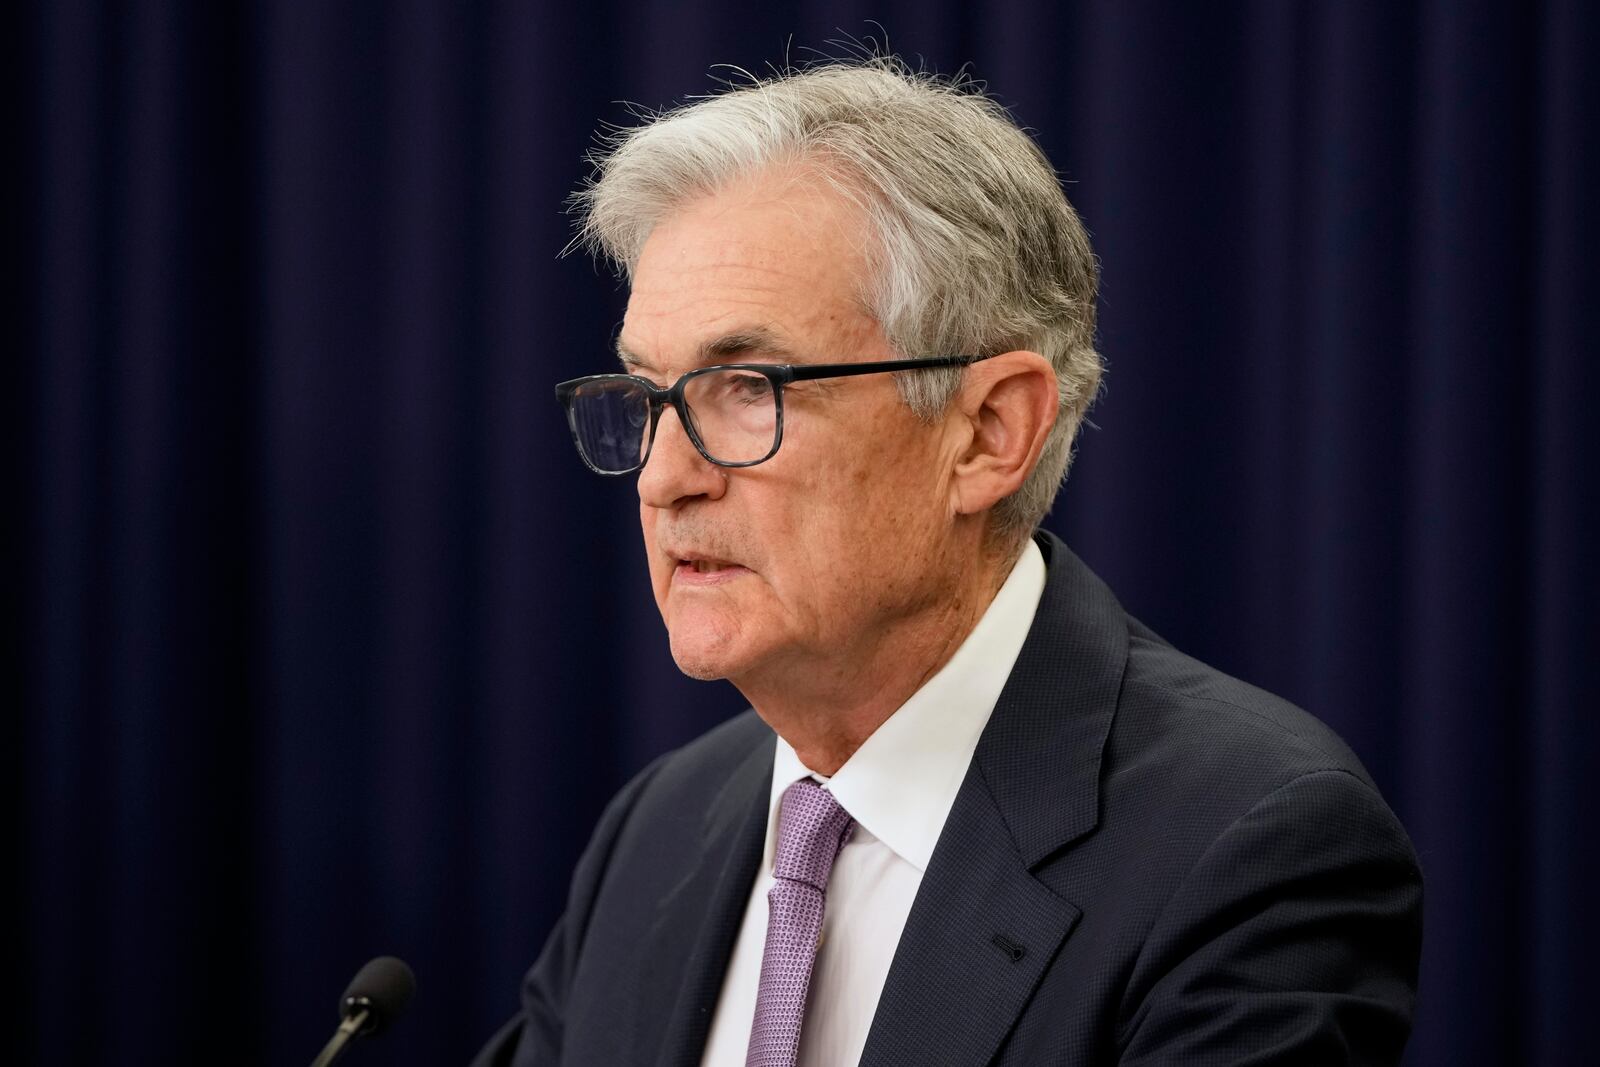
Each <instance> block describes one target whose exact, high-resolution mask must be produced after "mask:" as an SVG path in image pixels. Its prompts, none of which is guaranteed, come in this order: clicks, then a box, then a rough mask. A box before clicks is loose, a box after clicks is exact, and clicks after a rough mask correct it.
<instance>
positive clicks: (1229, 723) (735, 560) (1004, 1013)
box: [479, 61, 1421, 1067]
mask: <svg viewBox="0 0 1600 1067" xmlns="http://www.w3.org/2000/svg"><path fill="white" fill-rule="evenodd" d="M581 202H582V205H583V207H584V208H585V210H586V216H585V233H586V236H587V237H589V238H590V239H592V240H593V242H594V243H595V244H596V245H598V246H599V247H600V248H601V249H603V250H604V251H605V252H606V253H607V254H608V255H610V256H611V257H612V258H614V259H615V260H616V261H617V262H618V263H620V265H621V266H622V268H623V269H624V270H625V271H627V273H628V275H629V277H630V279H631V294H630V299H629V303H628V310H627V315H626V318H625V320H624V323H623V326H622V330H621V333H620V336H619V339H618V345H617V348H618V353H619V355H620V356H621V360H622V364H623V371H624V373H623V374H607V375H596V376H593V377H590V378H585V379H579V380H578V381H575V382H568V383H564V384H563V385H562V386H560V387H559V388H558V395H559V396H560V398H561V400H562V402H563V404H564V405H565V406H566V410H567V413H568V417H569V421H570V423H571V426H572V430H573V435H574V438H575V440H576V442H577V445H578V448H579V451H580V454H581V455H582V456H583V458H584V460H585V461H586V462H587V463H588V464H589V465H590V466H591V467H593V468H594V469H596V470H597V471H599V472H601V473H605V474H623V473H630V472H633V471H637V472H638V475H637V477H638V492H639V501H640V520H641V524H642V526H643V531H644V543H645V551H646V553H647V555H648V557H649V563H650V573H651V578H652V583H653V586H654V592H655V597H656V602H657V604H658V606H659V607H660V610H661V614H662V618H663V619H664V621H665V623H666V626H667V632H668V636H669V639H670V641H671V646H672V653H673V656H674V657H675V659H676V661H677V663H678V665H679V666H680V667H681V668H682V669H683V670H684V671H685V672H687V673H688V674H690V675H693V676H694V677H697V678H708V679H709V678H727V679H729V680H730V681H732V682H733V683H734V684H735V685H736V686H737V687H738V688H739V690H740V691H741V692H742V693H743V694H744V695H745V696H746V697H747V698H748V699H749V701H750V703H751V705H752V709H753V710H751V711H750V712H747V713H746V714H744V715H742V716H740V717H738V718H736V719H734V720H732V721H731V722H728V723H726V724H724V725H723V726H721V727H719V728H717V729H716V730H713V731H712V732H711V733H709V734H707V735H706V736H704V737H702V738H700V739H699V740H697V741H695V742H694V743H692V744H690V745H688V746H686V747H685V748H683V749H681V750H679V751H677V752H674V753H670V754H668V755H666V756H664V757H662V758H661V759H659V760H657V761H656V762H655V763H654V764H652V765H651V766H650V767H649V768H647V769H646V770H645V771H644V772H643V773H642V774H640V775H639V776H638V777H637V778H635V779H634V780H633V781H632V782H631V783H630V784H629V785H628V786H627V787H626V788H625V789H623V791H622V792H621V793H620V794H619V795H618V796H617V798H616V799H615V800H614V801H613V802H612V804H611V805H610V807H609V808H608V809H607V811H606V813H605V815H604V816H603V818H602V819H601V822H600V825H599V828H598V829H597V830H596V832H595V836H594V840H593V842H592V843H591V845H590V847H589V849H588V851H587V852H586V853H585V855H584V857H583V859H582V861H581V862H580V864H579V866H578V870H577V872H576V875H575V877H574V879H573V883H572V891H571V897H570V901H569V906H568V909H567V912H566V914H565V915H564V917H563V918H562V920H561V921H560V923H559V924H558V925H557V927H556V929H555V931H554V932H553V933H552V934H551V937H550V940H549V942H548V944H547V945H546V946H545V949H544V951H543V953H542V954H541V955H540V957H539V959H538V962H537V963H536V964H535V965H534V967H533V969H532V971H531V972H530V973H529V975H528V978H527V981H526V984H525V989H524V1002H523V1010H522V1012H521V1013H520V1014H519V1015H518V1017H517V1018H515V1019H513V1020H512V1021H511V1023H510V1024H509V1025H508V1026H507V1027H506V1028H505V1029H504V1030H503V1031H502V1032H501V1033H500V1034H499V1035H498V1036H497V1037H496V1038H495V1039H494V1040H493V1041H492V1042H491V1043H490V1045H489V1046H488V1047H487V1048H486V1049H485V1050H484V1052H483V1054H482V1056H481V1057H480V1061H479V1062H481V1063H484V1064H516V1065H534V1064H596V1065H599V1064H607V1065H610V1064H639V1063H652V1064H653V1063H661V1064H685V1065H691V1064H697V1063H700V1064H708V1065H717V1067H722V1065H728V1064H742V1063H746V1062H749V1063H752V1064H763V1065H765V1064H791V1063H797V1062H798V1063H803V1064H812V1065H829V1067H835V1065H840V1064H850V1063H857V1062H860V1063H863V1064H934V1063H937V1064H972V1065H978V1064H990V1063H1000V1064H1100V1063H1120V1064H1153V1063H1185V1064H1190V1063H1194V1064H1200V1063H1204V1064H1245V1063H1249V1064H1268V1063H1273V1064H1277V1063H1282V1064H1305V1063H1318V1064H1322V1063H1330V1064H1332V1063H1341V1064H1342V1063H1363V1064H1365V1063H1393V1062H1395V1061H1396V1059H1397V1058H1398V1056H1399V1054H1400V1051H1401V1049H1402V1047H1403V1045H1404V1042H1405V1039H1406V1036H1407V1033H1408V1031H1409V1027H1410V1017H1411V1011H1412V1003H1413V996H1414V989H1415V982H1416V968H1417V959H1418V953H1419V947H1420V908H1421V882H1420V876H1419V874H1418V871H1417V866H1416V861H1415V857H1414V855H1413V853H1412V850H1411V847H1410V844H1409V842H1408V841H1407V839H1406V836H1405V834H1404V831H1403V830H1402V829H1401V828H1400V826H1399V825H1398V823H1397V822H1396V820H1395V818H1394V816H1393V815H1392V814H1391V813H1390V812H1389V810H1388V808H1387V807H1386V806H1385V805H1384V803H1383V801H1382V799H1381V798H1380V797H1379V795H1378V793H1377V790H1376V788H1375V787H1374V786H1373V783H1372V781H1371V779H1370V778H1369V777H1368V776H1367V774H1366V772H1365V771H1364V770H1363V769H1362V768H1361V766H1360V764H1359V763H1358V762H1357V760H1356V758H1355V757H1354V756H1353V755H1352V754H1351V753H1350V751H1349V750H1348V749H1347V748H1346V747H1345V746H1344V745H1343V744H1342V743H1341V742H1340V741H1339V740H1338V739H1337V738H1336V737H1334V736H1333V735H1332V733H1331V732H1329V731H1328V730H1327V729H1326V728H1325V727H1323V726H1322V725H1320V724H1319V723H1318V722H1317V721H1316V720H1314V719H1312V718H1311V717H1309V716H1308V715H1306V714H1305V713H1303V712H1301V711H1299V710H1297V709H1295V708H1293V707H1290V706H1289V705H1287V704H1285V703H1284V702H1282V701H1280V700H1278V699H1276V698H1274V697H1272V696H1270V695H1268V694H1266V693H1262V692H1260V691H1259V690H1255V689H1253V688H1251V687H1249V686H1247V685H1245V684H1243V683H1241V682H1238V681H1235V680H1234V679H1231V678H1228V677H1226V676H1224V675H1222V674H1220V673H1219V672H1217V671H1214V670H1212V669H1210V668H1208V667H1206V666H1204V665H1202V664H1200V663H1197V662H1195V661H1194V660H1191V659H1188V658H1187V657H1185V656H1183V655H1182V654H1180V653H1179V652H1177V651H1175V650H1173V649H1172V648H1171V647H1169V646H1167V645H1166V644H1164V643H1163V642H1162V641H1161V640H1160V638H1158V637H1157V636H1156V635H1155V634H1153V633H1151V632H1150V631H1149V630H1148V629H1146V628H1145V627H1144V626H1142V625H1140V624H1139V623H1138V622H1137V621H1135V620H1133V619H1131V618H1130V617H1128V616H1127V615H1126V613H1124V612H1123V610H1122V609H1121V607H1120V606H1119V605H1118V604H1117V601H1116V600H1115V598H1114V597H1113V596H1112V594H1111V593H1110V591H1109V590H1108V589H1107V588H1106V587H1105V586H1104V585H1103V584H1101V583H1100V581H1099V580H1098V579H1096V578H1095V577H1094V575H1093V574H1091V573H1090V572H1089V571H1088V570H1087V568H1085V567H1084V565H1083V564H1082V563H1081V562H1079V561H1078V560H1077V559H1076V558H1075V557H1074V556H1073V555H1072V554H1071V553H1070V552H1069V551H1068V550H1067V548H1066V546H1064V545H1063V544H1062V543H1061V542H1060V541H1058V540H1056V539H1055V538H1054V537H1051V536H1050V535H1048V534H1040V533H1036V532H1035V531H1036V528H1037V526H1038V523H1039V521H1040V519H1041V518H1042V517H1043V515H1044V514H1045V512H1046V511H1047V510H1048V508H1049V506H1050V503H1051V500H1052V498H1053V497H1054V494H1055V490H1056V488H1057V486H1058V485H1059V483H1060V481H1061V479H1062V477H1063V475H1064V473H1065V470H1066V467H1067V464H1068V460H1069V456H1070V451H1071V445H1072V440H1073V437H1074V434H1075V433H1076V430H1077V428H1078V426H1079V424H1080V422H1081V420H1082V418H1083V414H1084V411H1085V409H1086V408H1087V406H1088V404H1089V401H1090V400H1091V398H1092V397H1093V395H1094V393H1095V390H1096V388H1097V385H1098V380H1099V373H1100V363H1099V357H1098V356H1097V354H1096V353H1095V350H1094V347H1093V335H1094V301H1095V285H1096V272H1095V266H1094V261H1093V258H1092V255H1091V253H1090V250H1089V246H1088V242H1087V238H1086V236H1085V233H1084V230H1083V227H1082V225H1081V224H1080V222H1079V220H1078V218H1077V216H1076V215H1075V213H1074V212H1073V210H1072V208H1071V207H1070V206H1069V205H1068V204H1067V202H1066V199H1065V198H1064V197H1063V195H1062V193H1061V190H1060V186H1059V185H1058V183H1057V181H1056V179H1055V176H1054V174H1053V172H1052V171H1051V169H1050V167H1049V165H1048V163H1047V162H1046V161H1045V159H1044V158H1043V156H1042V155H1041V154H1040V152H1039V151H1038V149H1037V148H1036V147H1035V146H1034V145H1033V143H1032V142H1031V141H1030V140H1029V139H1028V138H1027V136H1026V135H1024V134H1023V133H1022V132H1021V131H1020V130H1019V129H1018V128H1017V127H1016V126H1015V124H1013V123H1012V122H1011V121H1010V119H1009V118H1008V117H1007V116H1006V115H1005V113H1004V112H1003V111H1002V110H1001V109H999V108H998V107H997V106H996V105H994V104H992V103H991V102H989V101H988V100H986V99H985V98H984V97H982V96H981V95H979V94H977V93H975V92H972V91H970V90H968V89H962V88H958V87H951V86H949V85H947V84H942V83H940V82H937V81H935V80H933V79H929V78H925V77H922V76H916V75H912V74H910V73H908V72H906V71H904V70H903V69H902V68H900V67H898V66H897V65H895V64H893V63H891V62H888V61H872V62H867V63H863V64H839V65H830V66H825V67H821V68H816V69H812V70H809V71H806V72H803V73H796V74H789V75H784V76H781V77H778V78H775V79H773V80H771V81H768V82H765V83H761V84H755V85H751V86H748V87H745V88H741V89H738V90H735V91H730V92H727V93H724V94H721V95H718V96H715V97H712V98H710V99H707V100H704V101H701V102H699V103H696V104H694V105H692V106H689V107H686V108H683V109H681V110H679V111H676V112H673V113H670V114H667V115H665V116H662V117H660V118H657V119H655V120H654V121H652V122H650V123H647V124H646V125H644V126H643V127H641V128H639V129H636V130H632V131H629V132H628V133H626V134H625V135H623V136H621V137H620V138H619V139H618V141H617V142H616V143H615V144H613V145H612V146H611V148H610V151H609V153H608V154H607V155H606V157H605V158H604V159H603V160H602V161H601V162H600V164H599V173H598V177H597V179H596V181H595V182H594V183H593V185H592V186H591V187H590V188H588V189H587V190H585V192H584V193H583V194H582V195H581ZM889 360H906V361H908V362H904V363H901V364H898V365H897V366H896V367H895V368H890V370H894V371H895V372H894V373H890V372H889V371H888V370H886V369H885V368H883V367H882V366H881V365H880V364H881V363H882V362H883V361H889Z"/></svg>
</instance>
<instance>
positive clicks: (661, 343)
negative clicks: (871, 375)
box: [619, 171, 877, 366]
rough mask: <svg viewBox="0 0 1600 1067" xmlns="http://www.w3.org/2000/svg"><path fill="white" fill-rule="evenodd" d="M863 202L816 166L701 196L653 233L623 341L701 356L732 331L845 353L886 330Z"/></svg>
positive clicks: (647, 353) (650, 354)
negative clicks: (874, 312)
mask: <svg viewBox="0 0 1600 1067" xmlns="http://www.w3.org/2000/svg"><path fill="white" fill-rule="evenodd" d="M866 233H867V227H866V225H865V219H864V217H863V214H862V212H861V211H860V209H859V208H858V207H857V206H856V205H855V204H853V203H852V202H851V201H850V200H848V199H847V198H846V197H844V196H843V195H842V194H841V193H839V192H838V191H836V190H834V189H833V188H831V187H830V186H829V185H828V184H827V183H826V182H824V181H822V180H821V179H819V178H817V177H816V176H814V175H810V176H808V175H806V174H804V173H796V172H793V171H780V172H771V171H769V172H765V173H763V174H761V175H758V176H756V177H754V178H751V179H747V180H745V181H743V182H740V183H738V184H735V185H733V186H731V187H729V188H727V189H725V190H722V191H720V192H717V193H714V194H711V195H708V196H703V197H700V198H698V199H696V200H693V201H690V202H689V203H688V204H686V205H684V206H683V207H681V208H680V209H679V210H677V211H676V212H674V213H673V214H671V215H669V216H668V217H667V218H665V219H663V220H662V221H661V222H660V223H659V224H658V225H657V226H656V228H655V230H654V231H653V232H652V233H651V235H650V237H649V239H648V240H647V241H646V242H645V245H644V248H643V250H642V251H641V253H640V256H639V261H638V263H637V264H636V266H635V268H634V272H633V286H632V291H631V293H630V295H629V299H628V310H627V315H626V317H625V318H624V320H623V327H622V332H621V335H620V337H619V348H621V349H622V350H623V351H624V352H626V353H628V354H629V355H630V356H632V357H635V359H636V360H637V361H639V362H643V363H646V364H650V365H654V366H664V365H665V364H667V363H671V364H679V363H688V362H691V361H694V362H698V361H700V360H699V357H698V356H697V353H701V352H703V351H705V350H706V349H707V347H708V346H710V347H711V348H715V347H716V343H715V342H716V340H717V339H719V338H724V337H729V336H740V335H750V336H762V337H765V338H768V339H772V340H774V341H775V342H776V343H777V344H780V345H783V346H785V347H787V348H789V349H791V350H793V351H795V352H797V353H805V352H807V351H817V352H823V351H829V352H831V353H832V354H833V355H835V356H837V357H840V358H847V356H848V354H847V353H846V352H840V351H837V350H838V349H839V347H840V346H841V345H845V346H847V347H852V346H854V345H856V344H859V343H861V341H862V340H863V338H864V336H866V335H871V334H874V333H876V332H877V330H876V323H875V322H874V321H873V319H872V317H871V315H870V313H869V312H868V311H867V308H866V306H865V304H864V302H863V300H862V294H863V292H864V285H863V283H864V281H865V279H866V271H867V266H868V263H867V255H866V251H865V243H866V242H865V240H864V235H865V234H866Z"/></svg>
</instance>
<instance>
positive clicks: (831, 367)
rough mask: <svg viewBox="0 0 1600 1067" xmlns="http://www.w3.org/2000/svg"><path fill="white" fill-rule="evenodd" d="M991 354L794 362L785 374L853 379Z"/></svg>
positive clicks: (949, 364) (807, 378) (961, 362)
mask: <svg viewBox="0 0 1600 1067" xmlns="http://www.w3.org/2000/svg"><path fill="white" fill-rule="evenodd" d="M988 358H989V357H988V356H927V357H924V358H919V359H881V360H874V361H873V362H871V363H823V364H806V363H791V364H788V366H787V369H788V371H789V373H788V374H787V375H786V376H785V377H787V378H788V379H789V380H790V381H793V382H804V381H810V380H811V379H814V378H852V377H855V376H856V375H858V374H888V373H891V372H894V371H902V370H925V369H929V368H933V367H965V366H966V365H967V364H969V363H976V362H978V361H979V360H983V359H988Z"/></svg>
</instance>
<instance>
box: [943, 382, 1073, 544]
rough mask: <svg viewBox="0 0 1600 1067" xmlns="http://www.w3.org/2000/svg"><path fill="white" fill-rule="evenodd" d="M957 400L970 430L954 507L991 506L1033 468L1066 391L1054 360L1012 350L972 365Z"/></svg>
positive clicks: (963, 510) (954, 474)
mask: <svg viewBox="0 0 1600 1067" xmlns="http://www.w3.org/2000/svg"><path fill="white" fill-rule="evenodd" d="M957 403H958V405H959V407H960V416H959V418H958V419H957V420H955V421H957V422H959V423H960V424H961V428H962V429H963V430H964V431H965V432H964V433H963V435H962V438H963V440H962V447H961V451H960V453H959V454H958V455H957V457H956V463H955V466H954V468H953V469H952V471H951V485H950V493H951V506H952V507H953V508H954V510H955V512H956V513H957V514H960V515H976V514H979V513H981V512H984V511H987V510H989V509H990V508H992V507H994V505H995V504H996V503H997V502H999V501H1000V500H1003V499H1004V498H1005V497H1008V496H1010V495H1011V494H1012V493H1014V492H1016V491H1017V489H1018V488H1020V487H1021V485H1022V483H1023V482H1024V481H1026V480H1027V477H1028V475H1030V474H1032V473H1033V468H1034V467H1035V466H1036V465H1038V462H1039V454H1040V453H1041V452H1043V451H1044V443H1045V440H1046V438H1048V437H1049V436H1050V428H1051V427H1052V426H1054V425H1055V421H1056V409H1057V408H1058V407H1059V406H1060V394H1059V392H1058V390H1057V386H1056V375H1055V371H1054V370H1053V369H1052V368H1051V366H1050V362H1049V360H1047V359H1045V358H1044V357H1043V356H1041V355H1040V354H1039V353H1037V352H1007V353H1005V354H1003V355H999V356H992V357H990V358H989V359H986V360H983V361H982V362H980V363H974V364H972V365H971V366H970V367H968V368H967V373H966V376H965V379H964V381H963V383H962V388H961V392H960V393H959V394H958V400H957Z"/></svg>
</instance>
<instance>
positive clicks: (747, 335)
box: [617, 326, 795, 371]
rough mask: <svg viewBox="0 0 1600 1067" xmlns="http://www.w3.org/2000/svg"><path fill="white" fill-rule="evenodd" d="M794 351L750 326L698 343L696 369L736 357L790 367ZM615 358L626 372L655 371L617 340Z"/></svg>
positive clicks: (769, 333) (763, 330)
mask: <svg viewBox="0 0 1600 1067" xmlns="http://www.w3.org/2000/svg"><path fill="white" fill-rule="evenodd" d="M794 356H795V354H794V350H793V349H791V348H790V347H789V346H788V345H787V344H785V343H784V342H783V341H782V340H781V339H780V338H779V337H778V335H777V334H776V333H774V332H773V331H771V330H769V329H767V328H766V327H763V326H753V327H750V328H749V329H744V330H735V331H734V332H732V333H725V334H723V335H722V336H720V337H713V338H712V339H711V340H709V341H703V342H701V343H700V346H699V348H698V350H697V351H696V359H697V365H699V366H702V367H709V366H711V365H713V364H716V363H725V362H727V361H728V360H729V359H734V358H739V357H747V358H748V357H755V358H756V359H758V360H761V361H769V360H770V361H771V362H774V363H791V362H794V361H795V358H794ZM617 358H618V359H620V360H621V361H622V365H623V366H624V367H625V368H627V369H629V370H645V371H654V370H655V369H656V368H655V367H654V366H653V365H652V364H651V363H650V361H649V360H647V359H645V358H644V357H643V356H640V355H638V354H637V353H635V352H634V351H633V350H632V349H630V348H629V347H628V346H627V345H625V344H623V343H622V340H621V338H618V339H617Z"/></svg>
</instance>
